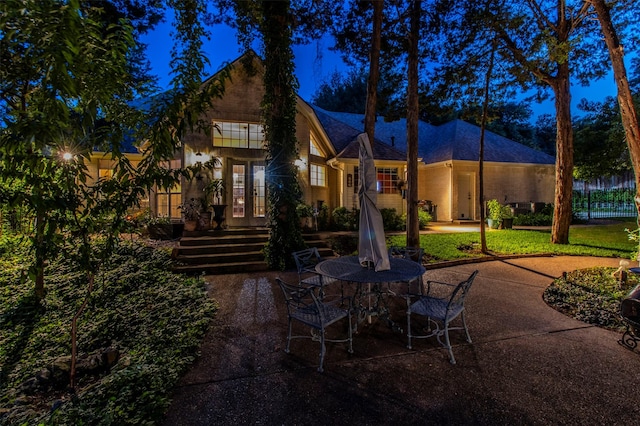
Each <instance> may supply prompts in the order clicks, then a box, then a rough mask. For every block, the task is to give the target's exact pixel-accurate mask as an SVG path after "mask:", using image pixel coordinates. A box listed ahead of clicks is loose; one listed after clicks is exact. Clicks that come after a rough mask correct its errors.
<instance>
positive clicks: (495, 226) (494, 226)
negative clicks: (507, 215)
mask: <svg viewBox="0 0 640 426" xmlns="http://www.w3.org/2000/svg"><path fill="white" fill-rule="evenodd" d="M487 225H488V226H489V228H491V229H498V225H500V222H499V221H497V220H495V219H487Z"/></svg>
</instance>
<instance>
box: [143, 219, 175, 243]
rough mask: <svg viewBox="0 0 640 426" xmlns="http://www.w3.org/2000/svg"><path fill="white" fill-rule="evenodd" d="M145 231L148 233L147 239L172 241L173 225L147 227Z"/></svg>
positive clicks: (164, 224)
mask: <svg viewBox="0 0 640 426" xmlns="http://www.w3.org/2000/svg"><path fill="white" fill-rule="evenodd" d="M147 231H149V238H151V239H152V240H171V239H173V225H172V224H170V223H156V224H153V225H147Z"/></svg>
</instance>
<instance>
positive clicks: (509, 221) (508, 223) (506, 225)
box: [500, 217, 513, 229]
mask: <svg viewBox="0 0 640 426" xmlns="http://www.w3.org/2000/svg"><path fill="white" fill-rule="evenodd" d="M512 228H513V218H512V217H508V218H504V219H502V222H500V229H512Z"/></svg>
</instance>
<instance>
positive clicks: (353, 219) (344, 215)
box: [331, 206, 360, 231]
mask: <svg viewBox="0 0 640 426" xmlns="http://www.w3.org/2000/svg"><path fill="white" fill-rule="evenodd" d="M359 215H360V211H359V210H355V209H353V210H349V209H347V208H346V207H344V206H343V207H336V208H335V209H333V211H332V212H331V218H332V229H334V230H336V231H353V230H356V229H358V220H359Z"/></svg>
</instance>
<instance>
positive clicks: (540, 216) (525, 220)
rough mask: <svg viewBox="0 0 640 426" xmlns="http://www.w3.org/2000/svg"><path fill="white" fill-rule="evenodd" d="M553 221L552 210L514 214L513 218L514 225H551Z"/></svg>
mask: <svg viewBox="0 0 640 426" xmlns="http://www.w3.org/2000/svg"><path fill="white" fill-rule="evenodd" d="M552 221H553V210H552V212H550V213H549V212H547V213H545V212H539V213H533V212H529V213H524V214H519V215H516V216H515V217H514V218H513V224H514V225H516V226H551V222H552Z"/></svg>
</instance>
